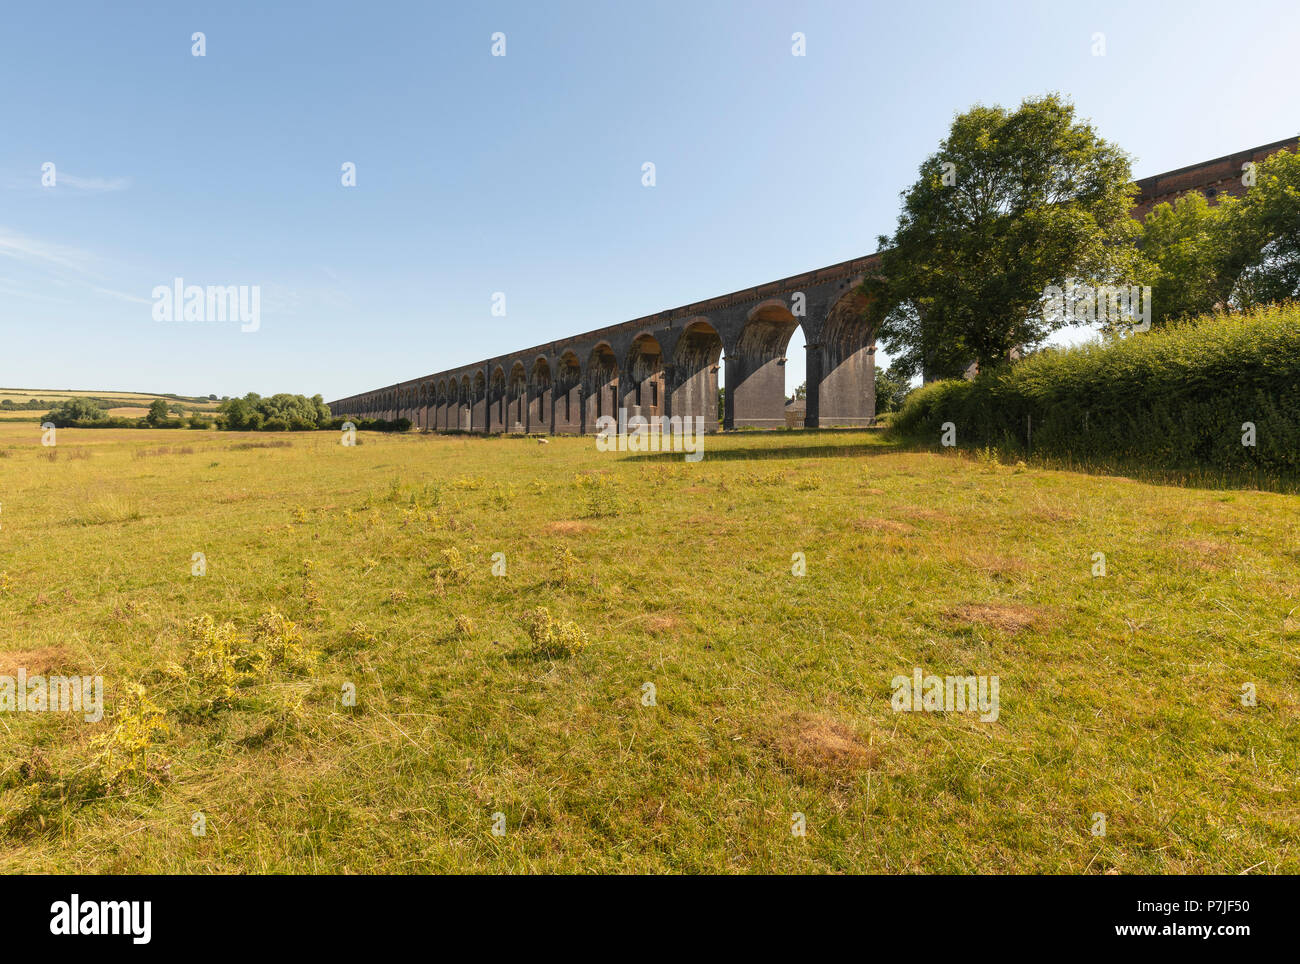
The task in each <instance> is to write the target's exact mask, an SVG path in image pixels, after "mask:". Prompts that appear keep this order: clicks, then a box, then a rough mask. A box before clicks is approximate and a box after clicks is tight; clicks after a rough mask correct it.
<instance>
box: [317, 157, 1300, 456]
mask: <svg viewBox="0 0 1300 964" xmlns="http://www.w3.org/2000/svg"><path fill="white" fill-rule="evenodd" d="M1296 146H1297V139H1295V138H1290V139H1287V140H1283V141H1277V142H1275V143H1273V144H1266V145H1263V146H1261V147H1256V148H1252V149H1250V150H1246V151H1239V152H1238V153H1236V154H1229V155H1226V156H1224V157H1219V158H1215V159H1214V160H1211V161H1204V162H1202V163H1200V164H1193V165H1190V166H1188V167H1183V168H1179V169H1178V170H1176V171H1169V172H1167V173H1165V174H1157V175H1155V176H1154V177H1147V178H1142V179H1141V180H1139V181H1137V185H1138V189H1139V195H1138V202H1137V205H1136V207H1135V208H1134V212H1133V213H1134V217H1137V218H1144V217H1145V216H1146V215H1147V214H1148V213H1149V212H1150V211H1151V209H1152V208H1153V207H1155V206H1156V205H1157V204H1159V203H1161V202H1162V201H1172V200H1174V199H1175V198H1177V197H1180V196H1181V195H1183V194H1186V193H1187V192H1189V191H1202V192H1204V193H1205V194H1206V196H1207V197H1209V198H1210V199H1211V200H1213V199H1214V198H1216V197H1218V196H1220V195H1240V194H1243V193H1245V191H1246V188H1245V186H1244V184H1243V182H1242V173H1243V172H1242V165H1244V164H1246V163H1248V162H1252V161H1253V162H1259V161H1262V160H1264V159H1265V158H1266V157H1269V156H1270V155H1272V154H1274V153H1276V152H1277V151H1279V150H1282V149H1284V148H1294V147H1296ZM878 264H879V255H878V254H870V255H866V256H865V257H861V258H854V259H853V260H851V261H843V262H841V263H839V264H834V265H830V266H829V267H826V268H819V269H817V270H816V271H809V272H805V273H804V274H799V275H794V276H793V277H789V278H783V279H781V280H779V281H770V282H768V283H767V284H762V285H758V286H756V287H753V288H746V289H744V290H742V291H735V292H732V293H731V294H727V295H721V296H720V297H716V298H710V299H708V300H707V301H700V302H696V303H695V304H690V305H684V306H682V307H681V308H674V309H672V310H669V311H661V312H659V313H658V314H654V315H647V316H645V317H642V318H634V319H633V320H631V321H625V322H621V323H619V324H615V325H610V326H608V327H606V328H599V329H597V330H595V331H589V332H584V333H583V334H580V335H572V336H570V337H567V338H561V339H557V340H555V341H549V342H545V343H543V344H540V345H534V346H532V347H531V348H525V349H522V350H520V351H513V352H510V353H508V354H504V355H498V356H496V357H493V358H486V359H483V360H482V361H478V362H474V363H472V364H469V365H463V366H460V367H458V368H451V369H447V370H446V371H442V372H438V373H436V374H433V375H425V376H422V377H420V378H412V379H410V380H408V381H404V382H398V383H396V384H393V385H388V386H385V387H383V388H377V389H375V390H373V391H368V392H363V393H361V394H359V395H353V396H351V397H350V398H343V399H339V400H338V401H334V402H330V403H329V407H330V411H331V412H333V414H334V415H336V416H352V417H359V418H382V419H396V418H408V419H410V420H411V423H412V424H413V425H414V426H416V427H417V428H420V429H423V430H426V431H457V430H459V431H468V432H488V433H492V432H530V433H532V432H544V433H550V434H584V433H593V432H595V431H596V420H597V419H598V418H600V417H602V416H605V415H610V416H616V415H617V414H618V410H619V409H620V408H626V409H627V411H628V414H629V416H631V415H643V416H652V415H664V416H669V417H673V416H682V417H690V416H702V417H703V418H704V424H705V426H706V428H707V429H710V430H712V429H714V428H716V427H717V425H718V421H719V418H718V416H719V412H718V370H719V366H720V364H723V365H725V366H726V367H725V381H726V385H727V387H728V390H727V392H726V395H725V405H726V410H725V411H724V412H723V413H721V414H722V424H723V427H724V428H729V429H730V428H743V427H755V428H776V427H779V426H784V425H785V424H786V423H785V361H786V348H787V346H788V345H789V342H790V338H791V336H792V335H793V334H794V331H795V329H796V328H800V327H802V329H803V333H804V339H805V342H806V345H807V407H806V409H805V416H804V424H805V426H806V427H808V428H818V427H823V426H832V425H843V426H862V425H869V424H871V422H872V421H873V420H874V417H875V407H876V406H875V402H876V391H875V382H876V378H875V351H876V346H875V336H874V332H871V331H869V330H868V327H867V325H866V323H865V321H864V320H863V317H862V316H863V311H862V309H863V307H864V305H863V304H862V301H861V295H860V294H859V293H858V287H859V285H861V283H862V281H863V279H864V278H865V277H866V275H867V274H868V273H869V272H871V271H872V270H874V269H876V268H877V266H878ZM724 358H725V360H722V359H724Z"/></svg>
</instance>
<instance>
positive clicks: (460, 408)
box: [456, 373, 474, 432]
mask: <svg viewBox="0 0 1300 964" xmlns="http://www.w3.org/2000/svg"><path fill="white" fill-rule="evenodd" d="M473 406H474V395H473V390H472V386H471V384H470V380H469V374H468V373H466V374H464V375H461V376H460V393H459V397H458V398H457V400H456V428H458V429H461V430H462V431H465V432H468V431H469V430H470V428H471V427H472V426H473Z"/></svg>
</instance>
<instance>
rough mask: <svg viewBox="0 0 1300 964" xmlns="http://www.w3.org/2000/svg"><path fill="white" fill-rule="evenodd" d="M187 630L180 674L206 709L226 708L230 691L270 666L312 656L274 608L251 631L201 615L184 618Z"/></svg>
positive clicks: (298, 663) (295, 666)
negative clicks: (186, 654)
mask: <svg viewBox="0 0 1300 964" xmlns="http://www.w3.org/2000/svg"><path fill="white" fill-rule="evenodd" d="M189 633H190V639H191V641H192V643H193V648H192V649H191V650H190V655H189V659H188V660H187V662H186V666H185V667H184V670H185V675H186V678H187V682H189V683H192V684H193V685H194V686H196V687H197V689H198V690H199V694H200V697H199V698H200V701H201V703H202V704H203V705H204V706H205V707H206V708H209V709H220V708H223V707H228V706H230V705H231V703H233V702H234V699H235V692H236V690H238V689H241V688H242V687H245V686H248V685H250V684H252V683H255V682H259V681H262V680H265V679H266V678H267V677H268V676H269V675H270V674H271V672H272V670H274V669H276V668H285V669H291V670H299V671H301V670H304V669H306V668H307V666H308V665H309V664H310V662H311V661H312V659H313V658H314V656H315V654H313V653H311V652H309V651H308V650H307V649H306V648H305V646H304V643H303V637H302V632H301V631H300V630H299V629H298V626H297V624H295V623H293V622H292V621H290V620H289V619H286V618H285V617H284V616H283V615H281V614H280V613H279V612H277V611H276V610H274V609H272V610H270V611H269V612H267V613H264V614H263V615H262V616H260V617H259V618H258V620H257V622H256V623H255V624H254V627H253V632H252V634H251V635H247V634H245V633H243V632H241V631H240V630H239V629H238V628H237V627H236V626H235V624H234V623H232V622H224V623H218V622H217V621H216V620H215V619H213V618H212V617H211V616H210V615H208V614H207V613H204V614H203V615H202V616H196V617H194V618H193V619H191V620H190V622H189Z"/></svg>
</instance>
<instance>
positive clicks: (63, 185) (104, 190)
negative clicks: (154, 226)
mask: <svg viewBox="0 0 1300 964" xmlns="http://www.w3.org/2000/svg"><path fill="white" fill-rule="evenodd" d="M44 174H45V172H44V171H41V170H35V171H31V172H30V173H22V174H14V173H13V172H12V171H10V172H7V173H5V174H3V175H0V184H3V185H4V187H5V188H7V189H8V190H11V191H47V192H50V193H54V194H57V193H58V192H59V191H65V192H68V193H75V194H108V193H111V192H113V191H125V190H126V189H127V188H129V187H130V186H131V179H130V178H129V177H99V176H92V177H82V176H81V175H80V174H69V173H68V172H67V171H65V170H63V169H62V168H60V167H56V168H55V171H54V186H53V187H47V186H46V185H45V184H44V183H43V180H42V179H43V177H44Z"/></svg>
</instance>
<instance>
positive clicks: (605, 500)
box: [573, 472, 622, 519]
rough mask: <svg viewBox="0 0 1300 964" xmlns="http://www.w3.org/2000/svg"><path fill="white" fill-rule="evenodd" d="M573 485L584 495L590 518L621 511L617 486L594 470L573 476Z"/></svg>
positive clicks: (613, 514)
mask: <svg viewBox="0 0 1300 964" xmlns="http://www.w3.org/2000/svg"><path fill="white" fill-rule="evenodd" d="M573 487H574V488H575V489H577V490H578V491H579V492H580V493H581V494H582V495H583V497H584V500H585V502H586V508H587V513H586V514H587V515H588V516H589V517H591V518H596V519H599V518H602V517H604V516H615V515H618V514H619V512H621V511H622V506H621V505H620V504H619V498H618V486H617V485H616V484H615V483H614V482H613V481H612V480H611V479H608V478H606V477H605V476H603V475H599V474H597V473H595V472H582V473H579V474H578V475H575V476H574V477H573Z"/></svg>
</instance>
